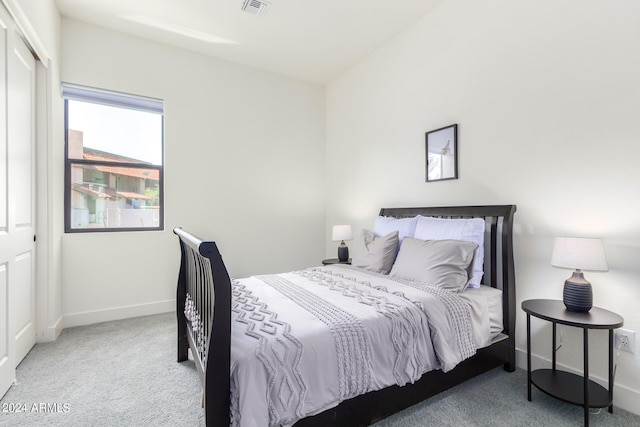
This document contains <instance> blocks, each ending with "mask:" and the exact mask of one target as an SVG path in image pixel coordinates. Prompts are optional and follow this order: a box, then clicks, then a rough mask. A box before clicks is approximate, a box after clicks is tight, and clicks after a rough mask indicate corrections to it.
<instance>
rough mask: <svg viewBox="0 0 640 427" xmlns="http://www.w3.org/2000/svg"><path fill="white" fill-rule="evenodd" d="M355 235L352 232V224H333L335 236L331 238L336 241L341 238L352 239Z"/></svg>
mask: <svg viewBox="0 0 640 427" xmlns="http://www.w3.org/2000/svg"><path fill="white" fill-rule="evenodd" d="M352 238H353V235H352V234H351V226H350V225H334V226H333V237H332V238H331V239H332V240H334V241H340V240H351V239H352Z"/></svg>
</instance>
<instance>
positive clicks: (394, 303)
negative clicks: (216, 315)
mask: <svg viewBox="0 0 640 427" xmlns="http://www.w3.org/2000/svg"><path fill="white" fill-rule="evenodd" d="M232 287H233V304H232V326H231V336H232V348H231V415H232V424H233V425H241V426H249V425H251V426H254V425H288V424H292V423H294V422H295V421H296V420H298V419H300V418H303V417H306V416H309V415H313V414H315V413H318V412H322V411H324V410H326V409H329V408H331V407H333V406H335V405H337V404H338V403H340V402H341V401H343V400H347V399H349V398H351V397H354V396H356V395H359V394H363V393H366V392H369V391H373V390H379V389H381V388H384V387H388V386H390V385H393V384H397V385H404V384H407V383H412V382H414V381H416V380H417V379H419V378H420V377H421V376H422V374H424V373H425V372H428V371H430V370H433V369H441V370H443V371H444V372H447V371H449V370H451V369H453V368H454V367H455V366H456V365H457V364H458V363H459V362H460V361H462V360H464V359H466V358H468V357H471V356H472V355H473V354H475V352H476V349H477V348H478V347H482V346H484V345H488V343H489V342H490V341H491V335H492V334H491V327H490V326H491V323H492V320H491V319H492V316H491V313H492V312H494V311H495V309H492V308H491V307H492V306H493V305H495V304H492V303H491V302H490V301H491V300H492V297H493V298H496V297H497V295H496V294H495V293H492V292H491V291H486V290H483V289H482V288H481V289H468V290H466V291H465V292H463V293H460V294H457V293H453V292H450V291H447V290H444V289H440V288H436V287H433V286H425V285H418V284H415V283H412V282H408V281H403V280H398V279H391V278H389V277H388V276H385V275H381V274H376V273H370V272H367V271H365V270H360V269H355V268H347V267H345V266H342V265H334V266H327V267H318V268H312V269H307V270H302V271H297V272H290V273H283V274H278V275H265V276H253V277H249V278H245V279H241V280H234V281H233V283H232ZM489 294H492V296H489ZM483 295H484V296H483ZM500 312H501V310H500ZM493 320H494V321H495V319H493ZM500 330H502V327H500Z"/></svg>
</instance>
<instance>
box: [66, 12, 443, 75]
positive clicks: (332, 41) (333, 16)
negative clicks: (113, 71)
mask: <svg viewBox="0 0 640 427" xmlns="http://www.w3.org/2000/svg"><path fill="white" fill-rule="evenodd" d="M443 1H444V0H316V1H312V0H271V1H270V3H271V5H270V7H269V9H268V11H267V13H266V14H265V15H263V16H256V15H252V14H249V13H247V12H244V11H242V10H241V7H242V4H243V0H107V1H105V0H56V4H57V5H58V9H59V10H60V13H61V14H62V15H63V16H68V17H71V18H74V19H77V20H80V21H84V22H88V23H91V24H95V25H98V26H102V27H106V28H109V29H113V30H116V31H121V32H124V33H128V34H132V35H135V36H138V37H142V38H145V39H149V40H154V41H157V42H160V43H165V44H168V45H172V46H176V47H180V48H184V49H189V50H192V51H196V52H200V53H203V54H206V55H211V56H213V57H216V58H221V59H225V60H228V61H232V62H235V63H239V64H243V65H247V66H250V67H254V68H258V69H261V70H266V71H270V72H274V73H278V74H283V75H286V76H291V77H294V78H297V79H301V80H305V81H309V82H314V83H319V84H325V83H328V82H330V81H331V80H333V79H334V78H336V77H337V76H339V75H340V74H341V73H342V72H344V71H345V70H347V69H348V68H350V67H351V66H353V65H354V64H355V63H357V62H358V61H359V60H361V59H362V58H364V57H366V56H367V55H368V54H369V53H371V52H372V51H374V50H375V49H376V48H378V47H379V46H381V45H382V44H384V43H385V42H386V41H387V40H389V39H391V38H392V37H394V36H395V35H397V34H399V33H400V32H402V31H403V30H404V29H406V28H407V27H408V26H410V25H411V24H413V23H414V22H416V21H418V20H419V19H420V18H421V17H423V16H424V15H425V14H427V13H428V12H430V11H431V10H433V9H434V8H435V7H437V6H438V5H439V4H440V3H442V2H443Z"/></svg>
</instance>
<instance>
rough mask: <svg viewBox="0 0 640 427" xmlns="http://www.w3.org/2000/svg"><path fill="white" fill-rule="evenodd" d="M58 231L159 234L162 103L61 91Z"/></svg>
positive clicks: (65, 88) (87, 90) (102, 92)
mask: <svg viewBox="0 0 640 427" xmlns="http://www.w3.org/2000/svg"><path fill="white" fill-rule="evenodd" d="M62 96H63V98H64V99H65V137H66V140H65V231H66V232H80V231H82V232H86V231H124V230H162V229H164V215H163V167H162V164H163V151H164V150H163V145H164V144H163V139H164V136H163V123H164V104H163V102H162V101H160V100H156V99H150V98H143V97H139V96H134V95H126V94H121V93H116V92H109V91H105V90H100V89H93V88H87V87H82V86H75V85H69V84H63V85H62Z"/></svg>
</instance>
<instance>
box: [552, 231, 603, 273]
mask: <svg viewBox="0 0 640 427" xmlns="http://www.w3.org/2000/svg"><path fill="white" fill-rule="evenodd" d="M551 265H552V266H554V267H561V268H572V269H573V268H575V269H578V270H590V271H608V270H609V266H608V265H607V257H606V255H605V253H604V244H603V243H602V239H588V238H584V237H556V241H555V244H554V245H553V254H552V255H551Z"/></svg>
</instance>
